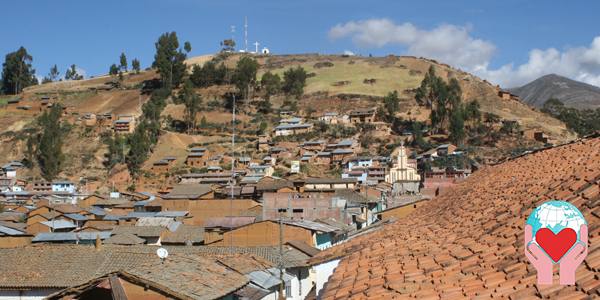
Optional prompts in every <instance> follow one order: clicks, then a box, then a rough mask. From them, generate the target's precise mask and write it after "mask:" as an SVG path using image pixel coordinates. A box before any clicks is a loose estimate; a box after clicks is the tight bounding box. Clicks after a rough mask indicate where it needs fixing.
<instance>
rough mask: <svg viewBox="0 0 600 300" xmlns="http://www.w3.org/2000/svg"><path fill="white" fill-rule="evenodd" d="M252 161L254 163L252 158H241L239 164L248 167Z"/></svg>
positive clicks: (238, 160)
mask: <svg viewBox="0 0 600 300" xmlns="http://www.w3.org/2000/svg"><path fill="white" fill-rule="evenodd" d="M251 161H252V158H251V157H250V156H241V157H239V158H238V159H237V163H238V164H239V165H240V166H248V165H249V164H250V162H251Z"/></svg>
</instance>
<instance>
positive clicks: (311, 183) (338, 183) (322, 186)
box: [299, 178, 357, 191]
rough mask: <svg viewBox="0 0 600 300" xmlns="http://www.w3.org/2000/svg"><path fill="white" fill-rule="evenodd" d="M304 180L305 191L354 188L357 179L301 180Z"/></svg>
mask: <svg viewBox="0 0 600 300" xmlns="http://www.w3.org/2000/svg"><path fill="white" fill-rule="evenodd" d="M299 181H301V182H303V185H304V190H305V191H335V190H336V189H354V188H355V187H356V183H357V181H356V179H354V178H346V179H343V178H307V179H305V180H299Z"/></svg>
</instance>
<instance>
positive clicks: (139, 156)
mask: <svg viewBox="0 0 600 300" xmlns="http://www.w3.org/2000/svg"><path fill="white" fill-rule="evenodd" d="M127 143H128V144H129V152H127V156H126V157H125V162H126V163H127V168H128V169H129V172H130V173H131V175H132V176H134V177H137V175H139V172H140V169H141V167H142V164H143V163H144V161H146V159H147V158H148V153H149V152H150V148H151V147H150V141H149V139H148V136H147V135H146V125H145V123H141V124H140V125H138V127H136V129H135V131H134V132H133V133H132V134H131V135H130V136H129V139H128V141H127Z"/></svg>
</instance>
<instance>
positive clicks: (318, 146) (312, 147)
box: [300, 140, 325, 155]
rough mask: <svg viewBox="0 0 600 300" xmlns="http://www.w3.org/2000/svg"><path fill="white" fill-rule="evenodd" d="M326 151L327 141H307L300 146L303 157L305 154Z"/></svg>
mask: <svg viewBox="0 0 600 300" xmlns="http://www.w3.org/2000/svg"><path fill="white" fill-rule="evenodd" d="M324 149H325V141H323V140H315V141H306V142H304V143H302V144H300V154H301V155H303V154H304V153H305V152H320V151H323V150H324Z"/></svg>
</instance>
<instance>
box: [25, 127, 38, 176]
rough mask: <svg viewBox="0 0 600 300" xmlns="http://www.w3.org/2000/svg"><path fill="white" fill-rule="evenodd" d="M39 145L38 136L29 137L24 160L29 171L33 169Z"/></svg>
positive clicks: (31, 135)
mask: <svg viewBox="0 0 600 300" xmlns="http://www.w3.org/2000/svg"><path fill="white" fill-rule="evenodd" d="M37 144H38V140H37V136H36V135H35V134H30V135H29V136H28V137H27V147H26V148H25V159H24V160H23V164H24V165H25V166H26V167H27V168H28V169H30V170H31V169H33V162H34V161H35V158H36V153H37V152H36V151H37V149H36V145H37Z"/></svg>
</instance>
